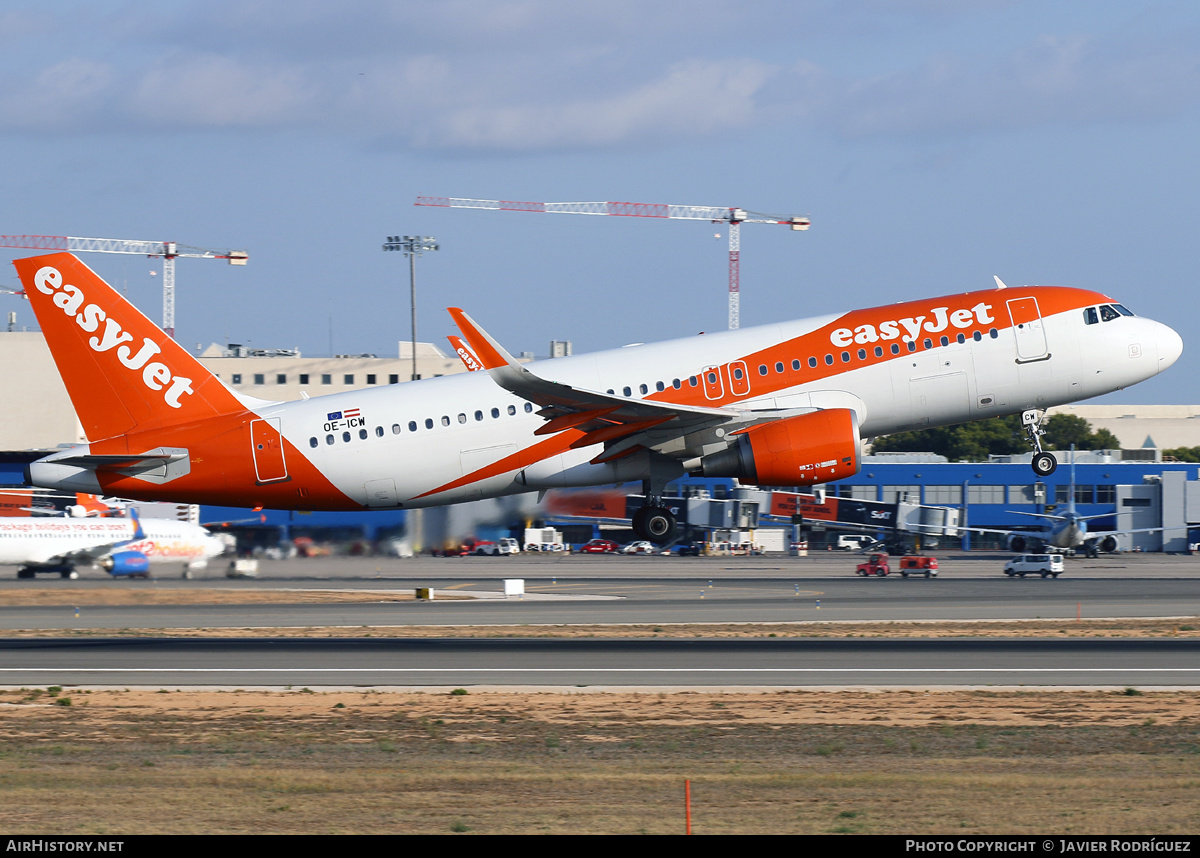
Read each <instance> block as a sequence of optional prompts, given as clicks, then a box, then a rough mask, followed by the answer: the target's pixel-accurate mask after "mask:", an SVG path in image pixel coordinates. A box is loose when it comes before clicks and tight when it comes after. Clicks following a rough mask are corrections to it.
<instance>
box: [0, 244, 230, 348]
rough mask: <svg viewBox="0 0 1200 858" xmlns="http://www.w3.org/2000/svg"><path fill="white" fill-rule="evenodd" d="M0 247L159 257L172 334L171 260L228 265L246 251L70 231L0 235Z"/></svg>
mask: <svg viewBox="0 0 1200 858" xmlns="http://www.w3.org/2000/svg"><path fill="white" fill-rule="evenodd" d="M0 247H28V248H31V249H33V250H68V251H70V252H72V253H135V254H138V255H143V256H153V257H162V260H163V323H162V329H163V330H164V331H166V333H167V336H169V337H171V338H172V339H174V338H175V260H176V259H178V258H181V257H182V258H184V259H228V260H229V264H230V265H245V264H246V262H247V261H248V260H249V259H250V254H249V253H247V252H246V251H244V250H206V249H205V248H203V247H190V246H188V245H186V244H179V243H177V242H174V241H130V240H126V239H122V238H77V237H75V236H71V235H0Z"/></svg>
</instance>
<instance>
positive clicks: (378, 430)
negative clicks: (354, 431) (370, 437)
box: [375, 426, 383, 438]
mask: <svg viewBox="0 0 1200 858" xmlns="http://www.w3.org/2000/svg"><path fill="white" fill-rule="evenodd" d="M375 437H376V438H382V437H383V427H382V426H376V427H375Z"/></svg>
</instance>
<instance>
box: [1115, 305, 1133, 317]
mask: <svg viewBox="0 0 1200 858" xmlns="http://www.w3.org/2000/svg"><path fill="white" fill-rule="evenodd" d="M1113 306H1114V307H1116V308H1117V312H1118V313H1120V314H1121V315H1122V316H1132V315H1133V313H1132V312H1131V311H1130V310H1127V309H1125V307H1124V305H1122V304H1113Z"/></svg>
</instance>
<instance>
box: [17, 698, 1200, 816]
mask: <svg viewBox="0 0 1200 858" xmlns="http://www.w3.org/2000/svg"><path fill="white" fill-rule="evenodd" d="M64 695H67V696H69V697H70V700H71V703H70V705H61V704H58V703H56V702H55V701H57V700H59V699H61V698H62V697H63V696H64ZM0 719H2V724H0V727H2V729H3V735H4V737H5V738H4V740H3V742H2V743H0V788H2V789H3V793H4V796H5V799H6V800H5V801H4V802H3V804H0V826H2V827H3V828H4V829H5V830H8V831H10V832H32V833H114V834H131V833H158V832H161V833H166V832H170V833H187V832H195V833H215V832H243V833H248V832H264V833H265V832H289V833H307V832H321V833H347V832H355V833H367V832H379V833H452V832H453V831H456V830H468V831H471V832H476V833H489V834H495V833H532V832H547V833H569V832H614V833H637V832H647V833H677V832H679V831H680V830H681V828H682V825H683V809H682V787H683V780H684V778H690V779H691V781H692V794H693V816H694V826H695V830H696V831H697V833H741V832H778V833H829V832H846V833H853V832H862V833H876V834H882V833H913V834H935V833H956V832H957V833H964V834H970V833H1001V832H1002V833H1021V832H1025V833H1038V834H1047V833H1088V834H1118V833H1154V834H1171V833H1188V832H1194V831H1196V830H1197V828H1198V826H1200V802H1198V801H1197V799H1198V798H1200V772H1198V771H1197V767H1198V766H1197V764H1198V763H1200V695H1197V694H1194V693H1181V692H1153V693H1150V692H1147V693H1145V694H1137V695H1135V694H1124V693H1120V692H1080V693H1063V692H1033V693H1000V692H937V693H925V692H901V691H890V692H878V693H864V692H813V691H781V692H772V693H742V692H732V693H726V694H700V693H673V694H664V693H641V694H629V693H620V694H617V693H610V694H603V693H594V692H588V693H561V694H521V693H514V692H496V693H486V694H480V693H471V694H465V695H454V694H449V693H392V692H376V691H328V692H322V693H311V692H308V691H307V690H300V689H293V690H290V691H277V692H266V691H244V692H232V691H230V692H213V691H173V692H169V693H168V692H158V693H155V692H152V691H139V690H131V691H115V690H93V691H91V692H90V693H88V692H86V691H81V690H78V689H72V690H69V691H57V692H53V693H47V692H44V691H41V692H32V691H10V692H3V693H0Z"/></svg>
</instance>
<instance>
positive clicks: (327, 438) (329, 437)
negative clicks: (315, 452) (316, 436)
mask: <svg viewBox="0 0 1200 858" xmlns="http://www.w3.org/2000/svg"><path fill="white" fill-rule="evenodd" d="M325 443H326V444H332V443H333V436H332V435H326V436H325Z"/></svg>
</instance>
